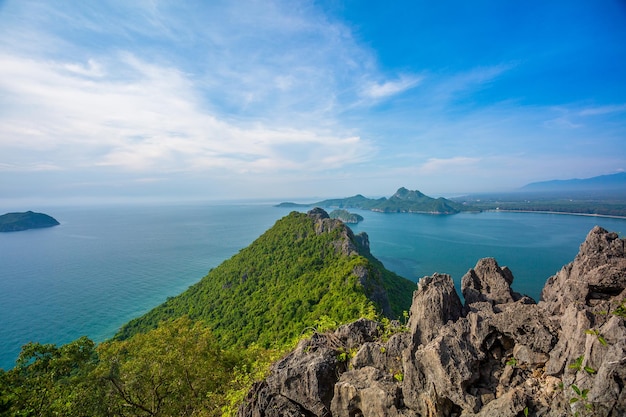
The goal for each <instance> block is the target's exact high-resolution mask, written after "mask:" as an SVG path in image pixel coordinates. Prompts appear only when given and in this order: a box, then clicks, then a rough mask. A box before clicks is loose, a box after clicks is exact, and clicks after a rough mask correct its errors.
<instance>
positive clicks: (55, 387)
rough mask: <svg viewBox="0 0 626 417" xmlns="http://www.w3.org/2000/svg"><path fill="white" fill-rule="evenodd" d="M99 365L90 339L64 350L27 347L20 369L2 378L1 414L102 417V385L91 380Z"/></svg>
mask: <svg viewBox="0 0 626 417" xmlns="http://www.w3.org/2000/svg"><path fill="white" fill-rule="evenodd" d="M96 361H97V355H96V352H95V345H94V343H93V341H91V340H90V339H88V338H87V337H81V338H79V339H77V340H75V341H73V342H71V343H68V344H66V345H63V346H61V347H57V346H55V345H53V344H40V343H29V344H27V345H25V346H24V347H23V348H22V351H21V353H20V355H19V357H18V359H17V362H16V366H15V367H14V368H13V369H11V370H9V371H7V372H3V373H1V374H0V394H1V395H2V397H1V398H2V400H0V412H2V415H5V416H79V415H100V412H101V411H102V410H103V409H102V407H101V404H102V403H101V401H99V399H98V397H99V393H98V384H97V383H94V381H93V380H92V379H91V377H90V373H91V371H92V370H93V369H95V365H96ZM102 415H104V414H102Z"/></svg>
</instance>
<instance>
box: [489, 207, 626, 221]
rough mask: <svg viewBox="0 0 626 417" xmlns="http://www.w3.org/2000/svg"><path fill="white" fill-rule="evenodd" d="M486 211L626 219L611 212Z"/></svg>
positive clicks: (492, 210)
mask: <svg viewBox="0 0 626 417" xmlns="http://www.w3.org/2000/svg"><path fill="white" fill-rule="evenodd" d="M482 211H486V212H495V213H497V212H503V213H539V214H564V215H568V216H584V217H602V218H606V219H620V220H626V216H615V215H611V214H595V213H575V212H569V211H546V210H507V209H489V210H482Z"/></svg>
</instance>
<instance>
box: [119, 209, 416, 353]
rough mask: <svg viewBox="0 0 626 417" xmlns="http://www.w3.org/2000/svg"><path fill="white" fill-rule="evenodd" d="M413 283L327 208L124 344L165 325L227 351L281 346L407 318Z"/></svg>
mask: <svg viewBox="0 0 626 417" xmlns="http://www.w3.org/2000/svg"><path fill="white" fill-rule="evenodd" d="M414 287H415V284H414V283H413V282H411V281H409V280H406V279H404V278H401V277H399V276H397V275H396V274H394V273H392V272H390V271H388V270H386V269H385V268H384V267H383V265H382V264H381V263H380V262H379V261H377V260H376V259H375V258H374V257H373V256H372V255H371V254H370V252H369V242H368V238H367V235H365V234H359V235H356V236H355V235H354V234H353V233H352V231H351V230H350V229H349V228H348V227H347V226H346V225H345V224H344V223H343V222H341V221H340V220H334V219H330V218H329V216H328V214H327V213H326V212H325V211H324V210H322V209H319V208H317V209H313V210H311V211H309V212H308V213H307V214H304V213H298V212H292V213H291V214H289V215H288V216H286V217H284V218H282V219H280V220H279V221H277V222H276V224H275V225H274V226H273V227H272V228H270V229H269V230H268V231H267V232H265V233H264V234H263V235H262V236H260V237H259V238H258V239H257V240H256V241H254V242H253V243H252V244H251V245H250V246H248V247H247V248H245V249H243V250H241V251H240V252H239V253H238V254H237V255H235V256H233V257H232V258H231V259H229V260H227V261H225V262H224V263H222V264H221V265H220V266H218V267H217V268H215V269H213V270H211V271H210V272H209V274H208V275H207V276H206V277H204V278H203V279H202V280H201V281H200V282H198V283H197V284H196V285H194V286H192V287H190V288H189V289H188V290H187V291H185V292H184V293H183V294H181V295H179V296H177V297H173V298H170V299H168V300H167V301H166V302H165V303H163V304H162V305H160V306H158V307H156V308H155V309H153V310H152V311H150V312H148V313H147V314H146V315H144V316H142V317H139V318H137V319H135V320H132V321H131V322H129V323H128V324H127V325H125V326H124V327H123V328H122V329H121V330H120V331H119V333H118V334H117V335H116V337H115V338H116V339H118V340H123V339H127V338H129V337H131V336H132V335H134V334H137V333H142V332H146V331H149V330H151V329H154V328H156V327H157V325H158V324H159V323H160V322H161V321H163V320H166V319H167V320H170V319H173V318H177V317H182V316H185V315H186V316H188V317H189V318H190V319H191V320H194V321H201V322H204V323H205V324H206V325H208V327H210V328H211V329H212V331H213V333H214V334H215V336H216V337H217V338H218V339H219V340H220V341H221V343H223V344H224V345H225V346H234V345H240V346H247V345H249V344H252V343H256V344H258V345H260V346H266V347H268V346H272V345H275V344H276V345H281V344H284V343H286V342H288V341H290V340H293V339H294V338H297V337H298V336H299V335H300V334H301V333H302V332H303V330H305V329H306V328H307V327H309V326H312V325H314V324H315V322H316V321H319V320H324V319H330V320H331V321H334V322H338V323H344V322H347V321H350V320H354V319H357V318H359V317H363V316H368V315H370V316H371V315H372V313H373V312H374V310H378V311H381V312H382V313H384V314H385V315H386V316H388V317H392V318H396V317H400V316H401V315H402V312H403V311H404V310H406V309H407V308H408V307H409V306H410V304H411V297H412V292H413V289H414Z"/></svg>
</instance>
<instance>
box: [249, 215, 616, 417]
mask: <svg viewBox="0 0 626 417" xmlns="http://www.w3.org/2000/svg"><path fill="white" fill-rule="evenodd" d="M512 282H513V275H512V273H511V271H510V270H509V269H508V268H506V267H500V266H499V265H498V264H497V262H496V261H495V259H493V258H485V259H481V260H479V261H478V263H477V264H476V266H475V267H474V268H473V269H471V270H470V271H469V272H468V273H467V274H466V275H465V276H464V277H463V279H462V282H461V290H462V293H463V297H464V299H465V304H464V305H463V304H462V303H461V300H460V297H459V295H458V294H457V292H456V289H455V287H454V284H453V282H452V279H451V277H450V276H449V275H445V274H435V275H433V276H430V277H424V278H422V279H421V280H420V281H419V284H418V287H417V290H416V291H415V293H414V297H413V304H412V306H411V310H410V316H409V322H408V331H407V332H399V333H397V334H395V335H393V336H391V337H389V336H388V333H389V332H388V329H385V327H384V326H383V325H381V324H380V323H376V322H374V321H370V320H359V321H357V322H354V323H350V324H347V325H344V326H342V327H340V328H339V329H337V330H336V331H335V332H334V333H324V334H323V333H317V334H314V335H313V337H312V338H310V339H307V340H303V341H301V342H300V343H299V344H298V346H297V348H296V349H295V350H294V351H292V352H291V353H290V354H289V355H287V356H285V357H284V358H283V359H281V360H280V361H279V362H277V363H276V364H274V366H273V367H272V370H271V372H270V374H269V375H268V377H267V378H266V379H265V380H264V381H262V382H259V383H257V384H255V385H254V386H253V388H252V390H250V392H249V393H248V395H247V397H246V400H245V401H244V403H243V404H242V406H241V407H240V409H239V416H240V417H252V416H265V417H278V416H285V415H291V416H320V417H321V416H324V417H352V416H362V417H401V416H406V417H408V416H424V417H425V416H433V417H435V416H436V417H444V416H465V417H470V416H474V417H488V416H499V417H519V416H524V415H529V416H544V417H566V416H598V417H618V416H624V415H626V388H625V387H626V366H625V365H626V239H620V238H619V236H618V235H617V234H616V233H609V232H607V231H606V230H604V229H601V228H599V227H595V228H594V229H593V230H592V231H591V232H590V233H589V234H588V236H587V238H586V240H585V242H584V243H583V244H582V245H581V248H580V252H579V253H578V255H577V256H576V258H575V259H574V261H573V262H571V263H570V264H568V265H566V266H564V267H563V268H562V269H561V271H559V272H558V273H557V274H556V275H555V276H553V277H551V278H550V279H548V281H547V283H546V285H545V287H544V291H543V293H542V300H541V302H540V303H539V304H535V303H534V301H533V300H532V299H530V298H529V297H526V296H523V295H520V294H518V293H515V292H514V291H512V290H511V287H510V285H511V284H512ZM341 352H352V355H351V357H350V358H344V357H342V356H340V355H341ZM342 358H343V360H341V359H342Z"/></svg>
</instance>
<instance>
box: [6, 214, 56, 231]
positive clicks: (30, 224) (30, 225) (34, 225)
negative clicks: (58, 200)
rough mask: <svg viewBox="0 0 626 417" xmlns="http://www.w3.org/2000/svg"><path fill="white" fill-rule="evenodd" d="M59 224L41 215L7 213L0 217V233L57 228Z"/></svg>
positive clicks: (51, 218)
mask: <svg viewBox="0 0 626 417" xmlns="http://www.w3.org/2000/svg"><path fill="white" fill-rule="evenodd" d="M58 225H59V222H58V221H56V219H54V218H53V217H50V216H48V215H47V214H43V213H34V212H32V211H27V212H24V213H7V214H3V215H2V216H0V232H19V231H22V230H28V229H40V228H43V227H52V226H58Z"/></svg>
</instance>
